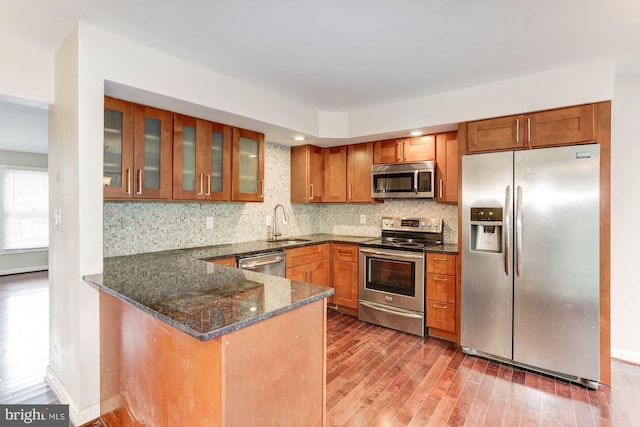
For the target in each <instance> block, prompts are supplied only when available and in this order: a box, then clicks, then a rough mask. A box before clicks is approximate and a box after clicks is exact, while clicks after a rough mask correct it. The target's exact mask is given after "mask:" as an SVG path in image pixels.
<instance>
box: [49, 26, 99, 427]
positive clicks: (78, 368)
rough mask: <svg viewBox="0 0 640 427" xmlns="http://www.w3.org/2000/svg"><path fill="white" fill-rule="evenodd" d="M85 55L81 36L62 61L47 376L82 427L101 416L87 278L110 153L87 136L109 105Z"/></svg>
mask: <svg viewBox="0 0 640 427" xmlns="http://www.w3.org/2000/svg"><path fill="white" fill-rule="evenodd" d="M81 56H82V49H81V48H80V44H79V34H78V31H77V30H76V31H74V32H73V33H72V34H70V35H69V36H68V38H67V39H66V40H65V41H64V42H63V44H62V46H61V48H60V49H59V51H58V52H57V54H56V56H55V74H56V80H55V97H56V100H55V104H54V105H53V106H52V107H51V109H50V110H49V211H50V214H51V215H52V214H53V212H54V209H60V210H61V223H60V225H59V226H56V225H54V222H53V221H52V220H51V219H50V224H51V226H50V227H49V241H50V244H49V265H50V273H49V316H50V322H49V367H48V369H47V378H48V380H49V382H50V383H51V384H52V385H53V387H54V388H55V390H56V391H57V392H58V394H59V395H60V396H61V398H62V400H63V401H64V402H66V403H69V405H70V408H69V412H70V417H71V420H72V421H73V422H74V424H75V425H81V424H84V423H86V422H88V421H90V420H92V419H94V418H96V417H98V416H99V415H100V411H99V409H100V407H99V403H100V346H99V342H100V331H99V306H98V292H97V291H96V290H95V289H93V288H91V287H90V286H88V285H87V284H86V283H84V282H83V281H82V276H83V275H84V274H89V273H96V272H100V271H101V268H102V265H101V258H102V243H101V240H102V223H101V221H100V216H101V213H102V200H101V199H102V195H101V194H98V193H101V191H97V186H98V185H97V184H98V182H97V179H96V177H95V175H97V174H98V175H99V174H100V171H99V170H97V169H96V168H99V169H102V160H101V159H100V156H97V155H96V153H99V152H101V151H102V150H101V149H100V148H99V145H100V138H99V137H95V136H93V135H91V136H87V133H86V132H85V128H86V124H88V125H89V126H90V125H91V124H92V123H93V126H94V127H95V126H98V123H95V121H92V120H89V119H87V118H86V117H85V109H87V110H89V111H88V113H87V114H88V115H89V117H91V116H92V114H91V112H92V111H93V113H94V114H93V115H95V114H96V113H97V112H98V111H100V110H101V108H102V107H101V106H100V105H96V106H92V107H88V106H87V105H86V102H84V98H85V97H89V98H90V99H91V101H92V102H93V103H94V104H99V101H100V98H97V99H96V98H91V95H92V94H93V92H94V91H91V90H90V88H87V87H86V86H85V84H86V83H87V80H89V82H90V81H91V79H90V78H89V79H87V77H90V76H88V75H87V74H88V73H87V72H85V71H84V67H83V64H82V61H81V59H80V57H81ZM98 92H100V90H98ZM96 96H98V95H96ZM98 122H99V120H98ZM89 138H92V139H89ZM88 150H91V151H88ZM92 184H93V185H92ZM88 206H93V208H92V209H93V210H95V212H90V211H88V210H87V207H88ZM96 217H97V218H96ZM50 218H51V216H50Z"/></svg>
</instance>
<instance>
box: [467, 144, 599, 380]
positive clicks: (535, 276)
mask: <svg viewBox="0 0 640 427" xmlns="http://www.w3.org/2000/svg"><path fill="white" fill-rule="evenodd" d="M599 171H600V146H599V145H597V144H590V145H580V146H568V147H558V148H545V149H535V150H523V151H515V152H499V153H488V154H473V155H466V156H463V158H462V230H461V232H462V251H461V253H462V322H461V345H462V347H463V351H465V352H467V353H471V354H480V355H483V356H486V357H490V358H496V359H500V360H506V361H508V362H510V363H514V364H520V365H526V366H528V367H532V368H534V369H537V370H541V371H543V372H544V371H550V372H552V373H557V374H561V375H562V376H566V377H570V378H571V379H573V380H574V381H579V382H582V383H584V384H586V385H588V386H591V387H593V386H594V383H597V382H598V381H599V378H600V357H599V354H600V346H599V338H600V328H599V318H600V317H599V308H600V304H599V294H600V293H599V289H600V287H599V286H600V285H599V284H600V274H599V263H600V254H599V239H600V237H599V227H600V223H599V210H600V202H599V200H600V190H599V188H600V184H599V183H600V173H599Z"/></svg>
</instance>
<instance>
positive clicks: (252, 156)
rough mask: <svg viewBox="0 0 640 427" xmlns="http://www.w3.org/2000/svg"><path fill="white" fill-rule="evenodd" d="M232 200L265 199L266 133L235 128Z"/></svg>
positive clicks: (233, 131)
mask: <svg viewBox="0 0 640 427" xmlns="http://www.w3.org/2000/svg"><path fill="white" fill-rule="evenodd" d="M232 138H233V145H232V154H231V162H232V163H231V200H232V201H238V202H263V201H264V135H263V134H261V133H258V132H252V131H249V130H245V129H238V128H233V130H232Z"/></svg>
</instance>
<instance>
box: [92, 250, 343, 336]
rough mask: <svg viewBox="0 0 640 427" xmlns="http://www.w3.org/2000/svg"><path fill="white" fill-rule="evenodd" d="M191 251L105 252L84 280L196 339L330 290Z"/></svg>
mask: <svg viewBox="0 0 640 427" xmlns="http://www.w3.org/2000/svg"><path fill="white" fill-rule="evenodd" d="M194 252H195V253H198V251H197V250H184V251H167V252H156V253H150V254H140V255H130V256H122V257H112V258H105V259H104V265H103V271H104V272H103V274H95V275H90V276H85V277H84V280H85V281H87V282H88V283H90V284H92V285H94V286H95V287H97V288H98V289H100V290H102V291H104V292H106V293H108V294H111V295H113V296H115V297H116V298H118V299H120V300H122V301H125V302H128V303H130V304H132V305H134V306H136V307H138V308H140V309H141V310H143V311H144V312H146V313H149V314H150V315H152V316H154V317H156V318H158V319H159V320H162V321H163V322H165V323H167V324H169V325H171V326H173V327H175V328H176V329H179V330H181V331H183V332H185V333H187V334H189V335H191V336H193V337H195V338H197V339H199V340H201V341H207V340H210V339H212V338H215V337H218V336H221V335H224V334H227V333H230V332H233V331H235V330H238V329H241V328H244V327H246V326H249V325H252V324H255V323H258V322H261V321H263V320H265V319H268V318H270V317H273V316H277V315H278V314H281V313H284V312H287V311H289V310H293V309H295V308H297V307H300V306H302V305H305V304H309V303H311V302H314V301H317V300H320V299H322V298H326V297H329V296H331V295H333V293H334V290H333V289H332V288H326V287H323V286H318V285H313V284H310V283H303V282H298V281H295V280H289V279H284V278H281V277H276V276H269V275H266V274H260V273H254V272H251V271H247V270H241V269H237V268H233V267H226V266H223V265H218V264H213V263H208V262H204V261H202V260H200V259H198V257H194V256H193V255H194Z"/></svg>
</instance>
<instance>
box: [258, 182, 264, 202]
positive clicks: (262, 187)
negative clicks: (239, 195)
mask: <svg viewBox="0 0 640 427" xmlns="http://www.w3.org/2000/svg"><path fill="white" fill-rule="evenodd" d="M258 186H259V187H260V194H258V197H260V198H261V199H264V182H263V181H262V180H261V179H259V180H258Z"/></svg>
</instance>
